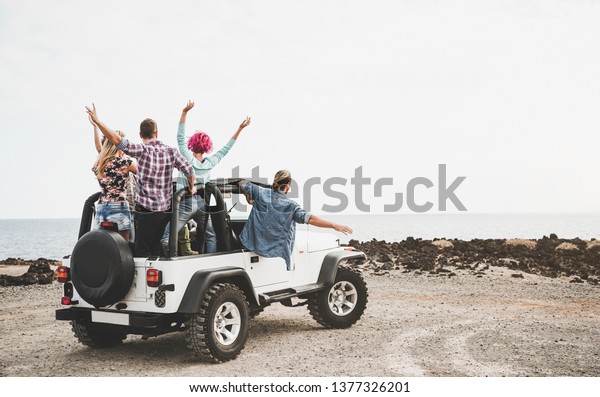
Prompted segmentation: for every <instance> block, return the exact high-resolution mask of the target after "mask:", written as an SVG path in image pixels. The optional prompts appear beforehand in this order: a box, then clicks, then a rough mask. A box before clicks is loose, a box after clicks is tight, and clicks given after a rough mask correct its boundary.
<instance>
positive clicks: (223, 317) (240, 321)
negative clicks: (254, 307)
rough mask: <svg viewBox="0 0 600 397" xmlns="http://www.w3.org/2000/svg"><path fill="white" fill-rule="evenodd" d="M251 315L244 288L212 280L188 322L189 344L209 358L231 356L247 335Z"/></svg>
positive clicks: (237, 351)
mask: <svg viewBox="0 0 600 397" xmlns="http://www.w3.org/2000/svg"><path fill="white" fill-rule="evenodd" d="M248 319H249V309H248V301H247V300H246V296H245V295H244V293H243V292H242V290H240V289H239V288H238V287H237V286H235V285H233V284H223V283H216V284H213V285H211V286H210V288H208V291H207V292H206V294H205V295H204V297H203V299H202V302H201V303H200V311H199V312H198V313H196V314H193V315H191V316H190V317H189V319H188V320H187V321H186V322H185V331H186V341H187V342H188V347H189V348H190V349H192V350H193V351H194V353H195V354H196V355H197V356H199V357H200V358H202V359H204V360H207V361H212V362H225V361H229V360H232V359H234V358H236V357H237V356H238V355H239V354H240V352H241V351H242V349H243V348H244V346H245V344H246V340H247V339H248Z"/></svg>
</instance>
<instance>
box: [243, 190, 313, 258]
mask: <svg viewBox="0 0 600 397" xmlns="http://www.w3.org/2000/svg"><path fill="white" fill-rule="evenodd" d="M241 189H242V191H243V192H245V193H248V194H250V196H251V197H252V200H254V203H253V204H252V211H251V212H250V216H249V217H248V222H247V223H246V226H244V229H243V230H242V233H241V234H240V241H241V243H242V244H243V245H244V247H246V248H248V249H249V250H250V251H252V252H254V253H256V254H258V255H260V256H264V257H266V258H275V257H281V258H283V259H284V260H285V263H286V265H287V269H288V270H291V268H292V258H291V257H292V250H293V249H294V242H295V240H296V223H308V221H309V219H310V217H311V213H310V212H308V211H305V210H303V209H302V208H301V207H300V205H298V203H296V202H295V201H293V200H290V199H289V198H287V196H286V195H285V194H283V193H281V192H276V191H274V190H273V189H270V188H264V187H261V186H258V185H255V184H253V183H251V182H249V181H244V183H243V184H242V185H241Z"/></svg>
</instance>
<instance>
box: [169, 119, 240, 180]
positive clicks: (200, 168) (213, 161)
mask: <svg viewBox="0 0 600 397" xmlns="http://www.w3.org/2000/svg"><path fill="white" fill-rule="evenodd" d="M234 143H235V139H233V138H232V139H230V140H229V142H227V144H225V146H223V147H222V148H221V150H219V151H218V152H216V153H215V154H213V155H211V156H205V157H204V158H203V159H202V161H200V160H198V159H197V158H195V157H194V155H193V153H192V151H191V150H190V149H188V147H187V141H186V139H185V123H179V128H177V146H178V147H179V152H180V153H181V154H182V155H183V157H185V159H186V160H187V161H189V162H190V163H191V164H192V167H193V168H194V175H195V177H196V183H206V182H210V171H211V170H212V169H213V168H214V167H215V166H216V165H217V164H219V162H220V161H221V160H222V159H223V157H225V155H226V154H227V153H228V152H229V149H231V147H232V146H233V144H234ZM187 185H188V181H187V178H186V177H185V175H183V173H182V172H180V173H179V176H178V177H177V190H179V189H182V188H184V187H187Z"/></svg>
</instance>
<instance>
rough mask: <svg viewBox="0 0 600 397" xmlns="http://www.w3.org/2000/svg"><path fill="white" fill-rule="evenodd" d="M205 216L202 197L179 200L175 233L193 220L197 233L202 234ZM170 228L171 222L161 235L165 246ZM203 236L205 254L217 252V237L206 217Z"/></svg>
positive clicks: (186, 197)
mask: <svg viewBox="0 0 600 397" xmlns="http://www.w3.org/2000/svg"><path fill="white" fill-rule="evenodd" d="M205 216H206V203H205V202H204V199H203V198H202V197H200V196H197V195H194V196H184V197H183V198H182V199H181V203H179V216H178V219H177V231H180V230H181V229H182V228H183V227H184V226H185V225H186V224H187V223H188V222H189V220H190V219H193V220H194V221H196V223H197V224H198V229H197V232H198V233H202V229H203V226H204V218H205ZM170 227H171V222H169V224H167V227H165V233H164V234H163V238H162V242H163V243H165V244H168V242H169V231H170V230H171V229H170ZM205 236H206V239H205V242H206V252H207V253H213V252H217V236H216V235H215V230H214V229H213V225H212V222H211V220H210V216H209V217H208V222H207V225H206V232H205Z"/></svg>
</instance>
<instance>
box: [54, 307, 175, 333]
mask: <svg viewBox="0 0 600 397" xmlns="http://www.w3.org/2000/svg"><path fill="white" fill-rule="evenodd" d="M93 311H97V312H99V311H102V310H94V309H83V308H75V307H71V308H67V309H58V310H56V319H57V320H66V321H69V320H87V321H91V320H92V312H93ZM110 313H122V314H126V315H128V317H129V322H128V326H130V327H135V328H160V327H164V326H169V325H170V324H171V323H172V322H179V321H183V315H182V314H179V313H170V314H153V313H139V312H126V313H123V312H116V311H114V312H110Z"/></svg>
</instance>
